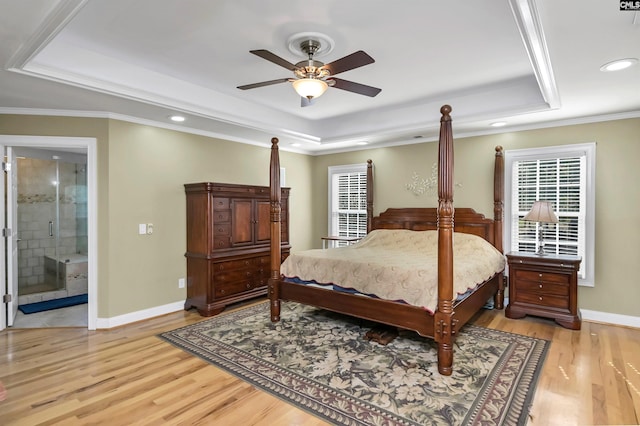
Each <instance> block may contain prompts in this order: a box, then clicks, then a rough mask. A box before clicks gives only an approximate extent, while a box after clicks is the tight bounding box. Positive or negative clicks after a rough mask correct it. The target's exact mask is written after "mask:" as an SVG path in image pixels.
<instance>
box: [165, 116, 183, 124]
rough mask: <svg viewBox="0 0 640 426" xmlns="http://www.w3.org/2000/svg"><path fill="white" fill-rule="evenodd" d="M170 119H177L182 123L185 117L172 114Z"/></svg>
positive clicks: (176, 120) (177, 121)
mask: <svg viewBox="0 0 640 426" xmlns="http://www.w3.org/2000/svg"><path fill="white" fill-rule="evenodd" d="M169 119H170V120H171V121H175V122H176V123H182V122H183V121H184V120H185V118H184V117H183V116H181V115H171V116H169Z"/></svg>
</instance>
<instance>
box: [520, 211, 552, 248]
mask: <svg viewBox="0 0 640 426" xmlns="http://www.w3.org/2000/svg"><path fill="white" fill-rule="evenodd" d="M522 220H527V221H530V222H540V227H539V228H538V240H539V241H540V247H539V248H538V251H537V252H536V254H537V255H539V256H544V255H545V252H544V247H543V246H544V243H543V237H544V229H543V228H544V224H545V223H558V217H557V216H556V214H555V213H554V212H553V207H552V206H551V202H550V201H536V202H534V203H533V206H532V207H531V210H530V211H529V213H527V215H526V216H525V217H524V218H523V219H522Z"/></svg>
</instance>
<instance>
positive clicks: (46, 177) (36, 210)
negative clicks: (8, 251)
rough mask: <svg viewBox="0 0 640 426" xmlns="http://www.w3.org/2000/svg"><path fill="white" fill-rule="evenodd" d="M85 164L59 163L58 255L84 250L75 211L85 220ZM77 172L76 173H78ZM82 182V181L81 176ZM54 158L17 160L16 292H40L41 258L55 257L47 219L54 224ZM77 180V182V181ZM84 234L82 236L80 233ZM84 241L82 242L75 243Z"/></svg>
mask: <svg viewBox="0 0 640 426" xmlns="http://www.w3.org/2000/svg"><path fill="white" fill-rule="evenodd" d="M83 170H86V167H85V165H83V164H75V163H66V162H59V176H60V182H59V187H60V193H59V200H60V239H59V242H58V245H59V249H60V252H59V255H67V254H73V253H77V252H78V251H79V250H84V253H86V223H85V224H84V225H81V226H78V224H77V214H78V213H80V214H81V216H84V219H82V218H81V220H83V221H84V222H86V205H87V204H86V172H85V171H83ZM79 171H80V173H79ZM83 176H84V179H85V181H84V182H82V179H83ZM55 181H56V161H54V160H40V159H35V158H24V159H22V158H21V159H18V238H19V240H20V241H19V242H18V249H19V253H18V262H19V263H18V267H19V272H18V287H19V293H20V294H28V293H32V292H34V291H42V290H41V288H42V286H43V284H45V267H44V257H45V256H55V254H56V253H55V250H56V239H55V236H53V237H52V236H50V235H49V221H52V222H53V226H54V234H55V225H56V219H55V217H56V216H55V215H56V185H55ZM79 181H80V182H79ZM79 183H80V184H79ZM83 231H84V232H83ZM82 233H84V235H81V234H82ZM78 241H81V242H82V241H84V244H80V245H79V244H78Z"/></svg>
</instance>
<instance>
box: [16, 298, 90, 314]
mask: <svg viewBox="0 0 640 426" xmlns="http://www.w3.org/2000/svg"><path fill="white" fill-rule="evenodd" d="M87 301H88V295H86V294H78V295H77V296H71V297H63V298H62V299H53V300H46V301H44V302H36V303H27V304H26V305H20V306H18V309H20V311H22V313H23V314H35V313H36V312H42V311H50V310H52V309H60V308H66V307H68V306H74V305H82V304H83V303H87Z"/></svg>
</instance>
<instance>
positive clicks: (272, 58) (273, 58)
mask: <svg viewBox="0 0 640 426" xmlns="http://www.w3.org/2000/svg"><path fill="white" fill-rule="evenodd" d="M249 52H251V53H253V54H254V55H256V56H260V57H261V58H262V59H266V60H267V61H269V62H273V63H274V64H276V65H280V66H281V67H284V68H286V69H288V70H291V71H295V70H296V69H297V68H296V66H295V65H293V64H292V63H291V62H289V61H287V60H286V59H282V58H281V57H280V56H278V55H276V54H275V53H271V52H269V51H268V50H265V49H258V50H250V51H249Z"/></svg>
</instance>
